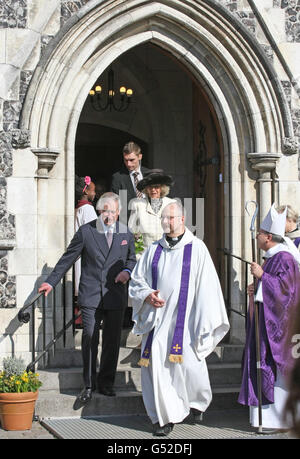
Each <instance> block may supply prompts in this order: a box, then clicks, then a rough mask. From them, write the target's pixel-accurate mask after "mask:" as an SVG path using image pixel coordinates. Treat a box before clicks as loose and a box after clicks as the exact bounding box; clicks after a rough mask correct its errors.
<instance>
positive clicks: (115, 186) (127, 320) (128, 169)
mask: <svg viewBox="0 0 300 459" xmlns="http://www.w3.org/2000/svg"><path fill="white" fill-rule="evenodd" d="M122 154H123V167H122V169H121V170H120V171H118V172H115V173H114V174H113V176H112V181H111V190H112V191H113V192H114V193H116V194H119V193H120V191H121V190H125V191H126V192H127V201H126V205H127V215H126V217H124V218H127V221H126V224H127V222H128V221H129V217H130V201H131V200H132V199H136V198H143V197H144V195H143V193H141V192H140V191H139V190H138V189H137V184H138V182H139V181H140V180H142V179H143V177H144V175H145V174H146V173H148V172H149V169H147V168H146V167H143V166H142V164H141V162H142V158H143V155H142V152H141V148H140V146H139V145H138V144H137V143H135V142H133V141H130V142H127V143H126V144H125V145H124V147H123V152H122ZM122 204H123V205H125V203H122ZM123 326H124V328H131V327H132V321H131V307H130V306H129V307H127V308H126V310H125V314H124V324H123Z"/></svg>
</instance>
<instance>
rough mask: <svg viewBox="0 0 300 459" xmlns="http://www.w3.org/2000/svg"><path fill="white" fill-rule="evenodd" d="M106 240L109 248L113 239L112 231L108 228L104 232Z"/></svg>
mask: <svg viewBox="0 0 300 459" xmlns="http://www.w3.org/2000/svg"><path fill="white" fill-rule="evenodd" d="M106 240H107V244H108V247H109V248H110V246H111V243H112V240H113V233H112V231H111V230H108V231H107V232H106Z"/></svg>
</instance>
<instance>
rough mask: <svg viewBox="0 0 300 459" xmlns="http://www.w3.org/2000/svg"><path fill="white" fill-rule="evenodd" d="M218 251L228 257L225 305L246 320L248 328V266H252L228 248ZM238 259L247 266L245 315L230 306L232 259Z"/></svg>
mask: <svg viewBox="0 0 300 459" xmlns="http://www.w3.org/2000/svg"><path fill="white" fill-rule="evenodd" d="M217 250H218V251H221V252H223V254H224V255H225V256H226V257H227V270H226V282H225V284H227V285H226V287H227V291H226V295H224V296H225V303H226V306H227V310H228V311H230V312H234V313H235V314H238V315H240V316H241V317H243V318H244V319H245V326H247V303H248V294H247V287H248V265H250V264H251V262H250V261H248V260H245V259H244V258H242V257H240V256H238V255H235V254H233V253H231V252H230V250H229V249H227V248H218V249H217ZM232 258H236V259H237V260H240V261H241V262H242V263H243V264H244V265H245V282H244V289H243V290H244V311H245V314H243V313H242V312H240V311H237V310H236V309H234V308H232V307H231V306H230V298H231V280H230V272H231V259H232Z"/></svg>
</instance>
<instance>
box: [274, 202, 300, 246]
mask: <svg viewBox="0 0 300 459" xmlns="http://www.w3.org/2000/svg"><path fill="white" fill-rule="evenodd" d="M285 209H287V210H286V224H285V241H286V242H287V243H288V241H287V238H288V239H289V240H290V241H292V242H293V244H294V246H295V247H296V248H297V249H298V251H300V229H299V227H298V220H299V214H298V212H296V211H295V209H293V207H292V206H290V205H289V204H287V205H283V206H279V207H277V208H276V210H277V212H278V213H282V212H284V210H285ZM289 246H290V244H289Z"/></svg>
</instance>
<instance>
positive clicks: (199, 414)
mask: <svg viewBox="0 0 300 459" xmlns="http://www.w3.org/2000/svg"><path fill="white" fill-rule="evenodd" d="M191 412H192V415H193V418H194V423H195V424H200V423H201V422H202V421H203V412H202V411H199V410H197V409H196V408H191Z"/></svg>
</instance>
